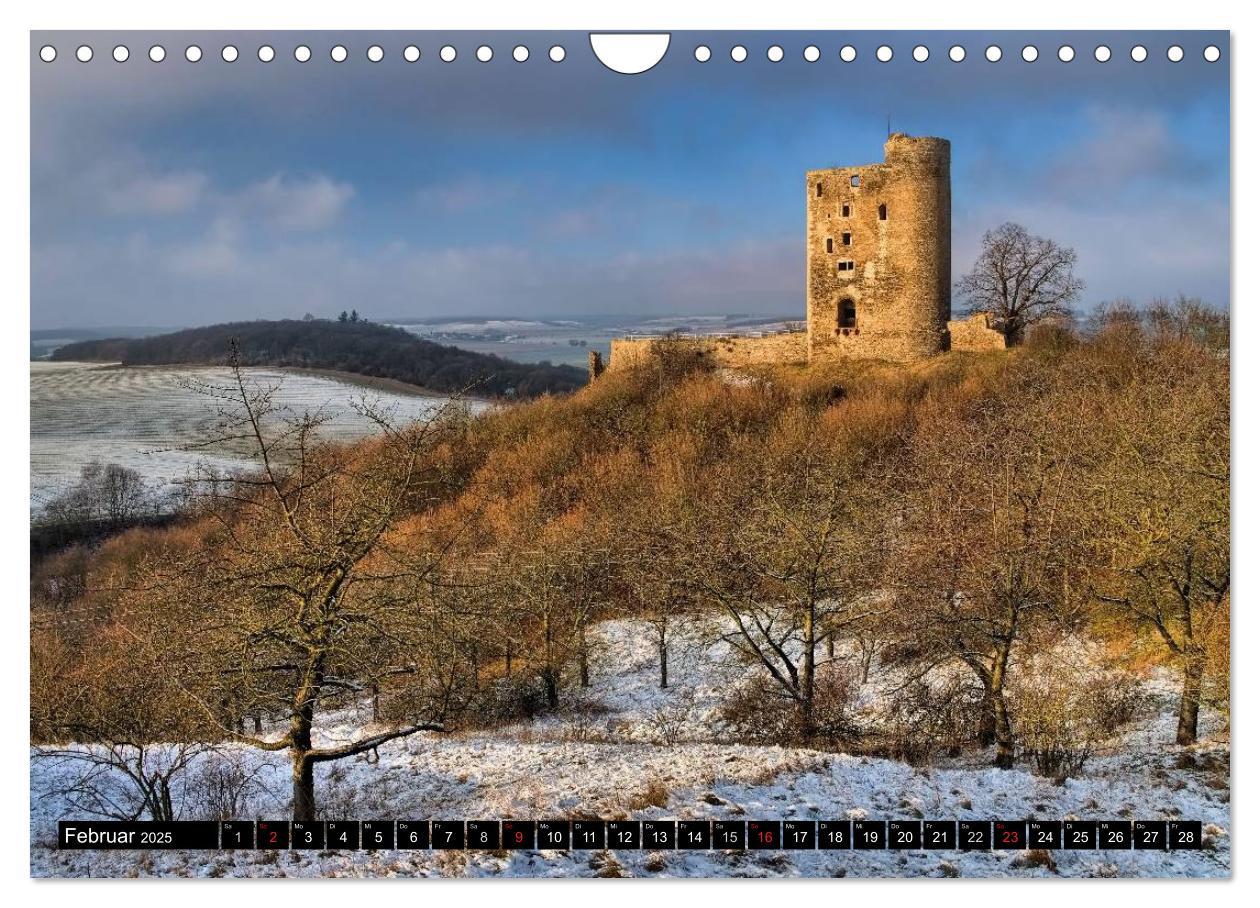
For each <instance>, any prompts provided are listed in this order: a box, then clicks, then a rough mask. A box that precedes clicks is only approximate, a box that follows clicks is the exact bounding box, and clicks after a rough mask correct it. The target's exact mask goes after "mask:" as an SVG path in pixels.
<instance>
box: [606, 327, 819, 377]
mask: <svg viewBox="0 0 1260 908" xmlns="http://www.w3.org/2000/svg"><path fill="white" fill-rule="evenodd" d="M805 337H806V336H805V332H804V331H785V332H783V333H781V334H767V335H765V336H764V337H744V336H739V335H731V336H716V337H707V336H706V337H689V338H687V340H688V341H690V342H691V343H694V344H696V345H698V346H699V347H700V349H702V350H703V351H704V352H705V353H706V354H708V355H709V356H710V357H711V358H712V359H713V361H714V362H715V363H716V364H717V365H719V366H733V367H739V366H757V365H765V364H774V363H801V362H804V361H805V360H806V359H807V358H808V356H809V353H808V349H807V347H806V342H805ZM656 340H657V338H651V337H622V338H616V339H614V340H613V342H612V352H611V354H610V356H609V361H608V368H609V369H622V368H625V367H627V366H631V365H634V364H635V363H640V362H643V361H644V360H646V359H647V358H648V356H649V354H650V352H651V349H652V344H653V342H654V341H656Z"/></svg>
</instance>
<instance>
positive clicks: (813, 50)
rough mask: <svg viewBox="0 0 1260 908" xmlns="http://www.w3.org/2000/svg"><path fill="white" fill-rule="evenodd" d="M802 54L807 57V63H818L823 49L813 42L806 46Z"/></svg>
mask: <svg viewBox="0 0 1260 908" xmlns="http://www.w3.org/2000/svg"><path fill="white" fill-rule="evenodd" d="M801 56H802V57H804V58H805V62H807V63H817V62H818V61H819V59H820V58H821V57H822V51H820V50H819V49H818V48H817V47H815V46H814V45H812V44H811V45H810V46H809V47H807V48H805V50H804V52H803V53H802V54H801Z"/></svg>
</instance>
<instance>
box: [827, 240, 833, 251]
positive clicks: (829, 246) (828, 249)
mask: <svg viewBox="0 0 1260 908" xmlns="http://www.w3.org/2000/svg"><path fill="white" fill-rule="evenodd" d="M833 245H835V244H834V243H833V242H832V240H831V237H827V251H828V252H834V251H835V250H834V249H833V248H832V246H833Z"/></svg>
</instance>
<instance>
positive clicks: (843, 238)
mask: <svg viewBox="0 0 1260 908" xmlns="http://www.w3.org/2000/svg"><path fill="white" fill-rule="evenodd" d="M840 242H841V243H843V244H844V245H846V246H852V245H853V234H851V233H842V234H840Z"/></svg>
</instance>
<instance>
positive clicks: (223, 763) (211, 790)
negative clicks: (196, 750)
mask: <svg viewBox="0 0 1260 908" xmlns="http://www.w3.org/2000/svg"><path fill="white" fill-rule="evenodd" d="M274 770H275V767H274V766H272V764H270V763H265V762H259V763H255V764H254V765H252V766H251V765H250V760H249V759H247V757H246V755H245V754H243V753H240V752H237V751H228V752H214V753H210V754H208V755H207V757H206V759H204V760H202V761H201V762H200V763H199V764H198V766H197V770H196V771H195V773H194V774H193V779H192V781H191V783H190V784H189V795H190V798H191V800H192V802H193V805H194V806H193V811H194V812H195V813H196V814H197V815H198V816H200V817H202V818H203V819H207V820H233V819H239V818H241V817H247V816H250V815H251V811H250V809H249V807H250V804H251V802H252V800H253V798H254V797H255V796H256V795H258V794H261V793H263V792H265V791H268V790H269V789H268V788H267V785H266V774H267V773H268V772H273V771H274Z"/></svg>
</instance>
